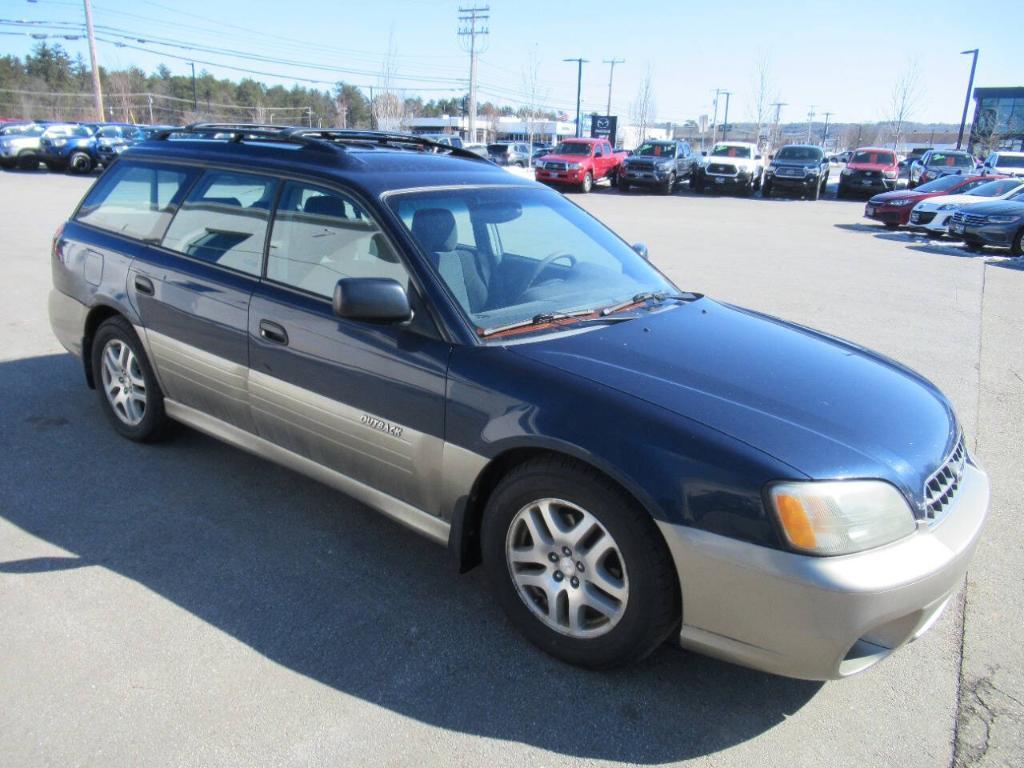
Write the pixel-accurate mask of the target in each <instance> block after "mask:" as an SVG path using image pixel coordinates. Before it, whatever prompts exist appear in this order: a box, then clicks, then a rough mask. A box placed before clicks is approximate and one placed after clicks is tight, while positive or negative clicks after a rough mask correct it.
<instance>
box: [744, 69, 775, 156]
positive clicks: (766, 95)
mask: <svg viewBox="0 0 1024 768" xmlns="http://www.w3.org/2000/svg"><path fill="white" fill-rule="evenodd" d="M751 86H752V88H751V101H750V112H751V114H752V115H753V117H754V122H755V123H756V124H757V128H756V130H755V133H754V136H755V137H756V138H755V141H756V142H757V145H758V147H760V148H761V149H762V150H763V151H767V149H768V145H770V144H772V143H774V136H769V135H765V136H763V137H762V134H763V133H764V132H765V130H766V129H767V128H768V126H769V125H771V124H772V119H773V117H774V110H773V109H772V103H773V102H777V101H778V100H779V99H778V94H777V93H776V92H774V91H773V90H772V77H771V62H770V61H769V60H768V56H767V55H766V54H764V53H762V54H760V55H759V56H758V58H757V59H756V60H755V61H754V74H753V77H752V78H751ZM775 127H777V126H775ZM772 133H774V130H773V131H772Z"/></svg>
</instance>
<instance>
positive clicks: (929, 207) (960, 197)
mask: <svg viewBox="0 0 1024 768" xmlns="http://www.w3.org/2000/svg"><path fill="white" fill-rule="evenodd" d="M1021 190H1024V180H1022V179H996V180H995V181H987V182H985V183H984V184H981V185H980V186H977V187H975V188H974V189H972V190H971V191H970V192H963V193H960V194H956V195H942V196H940V197H929V198H927V199H925V200H922V201H921V202H920V203H918V204H917V205H915V206H914V209H913V210H912V211H911V212H910V226H911V227H912V228H914V229H923V230H926V231H928V232H934V233H936V234H940V235H944V234H946V227H947V226H948V225H949V221H950V219H952V218H953V214H954V213H956V211H957V209H958V208H963V207H965V206H969V205H974V204H976V203H984V202H990V201H992V200H1002V199H1004V198H1007V197H1010V196H1011V195H1014V194H1016V193H1017V192H1020V191H1021Z"/></svg>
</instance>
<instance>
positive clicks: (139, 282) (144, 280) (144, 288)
mask: <svg viewBox="0 0 1024 768" xmlns="http://www.w3.org/2000/svg"><path fill="white" fill-rule="evenodd" d="M135 290H136V291H138V292H139V293H144V294H146V295H147V296H152V295H153V292H154V291H153V281H152V280H150V279H149V278H148V277H143V276H142V275H136V276H135Z"/></svg>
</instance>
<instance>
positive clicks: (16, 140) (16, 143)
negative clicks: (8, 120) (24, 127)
mask: <svg viewBox="0 0 1024 768" xmlns="http://www.w3.org/2000/svg"><path fill="white" fill-rule="evenodd" d="M0 144H5V145H7V146H11V147H21V146H28V145H33V144H39V137H38V136H0Z"/></svg>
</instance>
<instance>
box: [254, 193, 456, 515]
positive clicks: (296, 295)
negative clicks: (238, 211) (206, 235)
mask: <svg viewBox="0 0 1024 768" xmlns="http://www.w3.org/2000/svg"><path fill="white" fill-rule="evenodd" d="M343 277H389V278H393V279H395V280H398V281H399V282H400V283H401V284H402V285H403V286H404V287H406V288H407V289H408V290H409V291H410V299H411V300H412V304H413V308H414V311H415V315H416V316H415V317H414V319H413V321H412V325H411V326H405V325H377V324H373V323H365V322H356V321H352V320H346V319H342V318H339V317H338V316H337V315H335V314H334V311H333V306H332V301H331V299H332V296H333V294H334V287H335V285H336V284H337V281H338V280H339V279H341V278H343ZM415 291H416V289H415V286H413V285H412V283H411V281H410V277H409V272H408V271H407V269H406V267H405V265H404V263H403V261H402V259H401V258H400V256H399V255H398V253H397V251H396V250H395V249H394V248H393V246H392V244H391V242H390V240H389V239H388V238H387V237H386V236H385V235H384V233H383V232H382V231H381V228H380V227H379V226H378V224H377V222H376V221H375V219H374V217H373V216H371V215H370V214H369V213H368V209H367V207H366V206H364V205H363V204H361V203H360V202H358V201H357V199H356V198H355V197H354V196H353V195H351V194H348V193H345V192H343V191H341V190H338V189H334V188H328V187H323V186H319V185H314V184H311V183H307V182H299V181H294V182H293V181H289V182H286V183H285V184H284V186H283V189H282V192H281V197H280V203H279V205H278V207H277V210H276V212H275V215H274V222H273V231H272V234H271V237H270V244H269V252H268V257H267V266H266V279H265V280H264V281H263V282H262V283H261V284H260V285H259V287H257V289H256V291H255V293H254V295H253V298H252V304H251V308H250V312H249V337H248V343H249V349H250V359H251V371H250V373H249V388H250V398H251V404H252V413H253V418H254V421H255V425H256V429H257V431H258V433H259V435H260V436H261V437H264V438H265V439H267V440H269V441H271V442H273V443H276V444H278V445H280V446H282V447H284V448H286V449H288V450H289V451H292V452H293V453H296V454H299V455H300V456H302V457H305V458H307V459H310V460H312V461H314V462H316V463H317V464H320V465H322V466H325V467H327V468H329V469H331V470H334V471H335V472H338V473H341V474H342V475H345V476H346V477H347V478H350V479H352V480H355V481H356V482H358V483H360V484H362V486H363V487H364V489H365V488H366V487H367V486H368V487H369V488H371V489H374V491H375V492H383V493H384V494H387V496H390V497H391V498H393V499H398V500H400V501H402V502H405V503H407V504H409V505H412V506H413V507H415V508H417V509H420V510H425V511H428V512H431V513H432V514H436V513H438V511H439V509H440V501H439V498H440V497H439V493H440V487H441V477H440V471H441V463H440V462H441V450H442V444H443V435H444V432H443V430H444V422H443V418H444V393H445V378H446V374H447V366H448V356H449V352H450V345H449V344H447V343H446V342H444V341H442V340H441V338H440V336H439V334H437V331H436V328H435V327H434V326H433V324H432V321H431V320H430V318H429V314H428V313H427V312H426V311H425V309H424V308H423V305H422V304H421V303H418V302H417V301H416V299H415V296H416V293H415ZM382 503H383V504H384V505H385V506H386V505H387V504H388V502H382Z"/></svg>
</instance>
